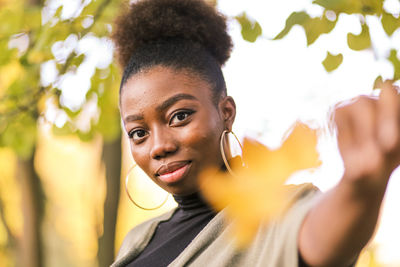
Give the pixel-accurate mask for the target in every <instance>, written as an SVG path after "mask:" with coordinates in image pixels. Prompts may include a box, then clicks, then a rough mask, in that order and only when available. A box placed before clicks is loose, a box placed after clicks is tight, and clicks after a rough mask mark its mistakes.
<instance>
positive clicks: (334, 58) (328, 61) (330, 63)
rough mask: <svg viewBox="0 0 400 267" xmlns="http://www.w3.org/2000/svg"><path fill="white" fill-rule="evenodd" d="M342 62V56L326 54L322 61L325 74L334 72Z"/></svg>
mask: <svg viewBox="0 0 400 267" xmlns="http://www.w3.org/2000/svg"><path fill="white" fill-rule="evenodd" d="M342 62H343V55H342V54H338V55H333V54H331V53H329V52H327V54H326V58H325V59H324V61H322V65H323V66H324V68H325V70H326V71H327V72H331V71H334V70H335V69H337V68H338V67H339V65H340V64H342Z"/></svg>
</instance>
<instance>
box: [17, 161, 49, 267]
mask: <svg viewBox="0 0 400 267" xmlns="http://www.w3.org/2000/svg"><path fill="white" fill-rule="evenodd" d="M17 179H18V181H19V183H20V188H21V195H22V199H21V201H22V212H23V216H24V224H23V225H24V226H23V235H22V239H21V240H20V255H21V257H20V258H19V259H17V260H18V261H20V262H19V263H20V265H21V266H26V267H41V266H43V244H42V238H41V225H42V220H43V214H44V212H43V211H44V194H43V191H42V186H41V182H40V179H39V177H38V175H37V173H36V171H35V168H34V153H33V154H32V156H31V157H30V158H29V159H21V158H18V163H17Z"/></svg>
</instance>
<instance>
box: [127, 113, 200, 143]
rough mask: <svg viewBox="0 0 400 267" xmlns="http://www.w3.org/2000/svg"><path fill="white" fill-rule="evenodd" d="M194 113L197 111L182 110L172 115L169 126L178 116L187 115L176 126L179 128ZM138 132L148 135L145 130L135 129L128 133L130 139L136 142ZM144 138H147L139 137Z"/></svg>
mask: <svg viewBox="0 0 400 267" xmlns="http://www.w3.org/2000/svg"><path fill="white" fill-rule="evenodd" d="M193 113H195V111H193V110H180V111H177V112H175V113H174V114H173V115H172V117H171V119H170V120H169V125H172V124H173V122H172V121H173V120H174V119H175V118H177V116H179V115H181V114H184V115H186V117H185V118H184V119H183V120H181V121H179V122H177V123H176V124H178V125H177V126H181V125H179V124H180V123H184V122H185V121H186V120H187V119H188V118H189V117H190V116H191V115H192V114H193ZM138 132H145V133H144V134H145V135H146V134H147V133H146V130H143V129H134V130H131V131H130V132H129V133H128V136H129V138H130V139H133V140H134V135H135V133H138ZM144 137H145V136H143V137H139V138H140V139H142V138H144ZM134 141H135V140H134ZM136 141H140V140H136Z"/></svg>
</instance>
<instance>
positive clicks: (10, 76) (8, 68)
mask: <svg viewBox="0 0 400 267" xmlns="http://www.w3.org/2000/svg"><path fill="white" fill-rule="evenodd" d="M22 71H23V68H22V66H21V64H20V63H19V61H18V60H15V61H12V62H11V63H9V64H7V65H5V66H3V67H2V68H0V96H1V95H2V94H3V93H4V91H5V90H6V89H7V88H8V87H9V86H10V85H11V84H12V83H13V82H14V81H15V80H16V79H17V78H19V77H21V72H22Z"/></svg>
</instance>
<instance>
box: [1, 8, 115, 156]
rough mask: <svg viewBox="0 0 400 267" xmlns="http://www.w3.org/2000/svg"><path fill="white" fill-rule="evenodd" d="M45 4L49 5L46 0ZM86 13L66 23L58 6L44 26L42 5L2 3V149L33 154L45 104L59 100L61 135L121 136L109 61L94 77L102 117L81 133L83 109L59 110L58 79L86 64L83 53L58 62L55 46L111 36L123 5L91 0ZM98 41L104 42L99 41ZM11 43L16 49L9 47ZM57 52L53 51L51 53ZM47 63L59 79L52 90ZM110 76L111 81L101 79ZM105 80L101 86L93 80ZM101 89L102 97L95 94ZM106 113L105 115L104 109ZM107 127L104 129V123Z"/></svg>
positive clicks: (93, 84) (94, 88)
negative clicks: (44, 73)
mask: <svg viewBox="0 0 400 267" xmlns="http://www.w3.org/2000/svg"><path fill="white" fill-rule="evenodd" d="M43 2H45V1H43ZM84 2H86V1H82V5H86V6H83V9H82V12H81V13H77V14H75V15H74V16H73V17H71V18H68V19H63V18H61V13H62V8H63V6H60V7H59V8H58V9H57V11H56V12H55V14H54V15H53V17H51V18H50V19H49V20H48V21H46V22H42V11H43V6H40V5H31V4H28V3H27V1H22V0H15V1H9V2H7V3H6V4H2V2H1V1H0V21H2V23H1V24H0V113H1V114H0V147H3V146H6V147H11V148H13V149H14V150H15V151H16V152H18V154H19V155H22V156H29V154H30V153H32V151H33V150H32V148H33V147H34V146H35V143H36V127H37V120H38V119H39V118H40V117H42V116H44V112H46V108H45V104H44V102H45V101H46V99H50V98H55V99H56V101H54V102H55V104H56V108H58V109H59V110H64V111H65V113H66V114H67V116H68V120H67V123H66V124H65V125H64V126H63V127H62V128H57V127H54V132H55V133H57V134H63V135H65V134H76V135H77V136H79V137H80V138H81V139H82V140H90V139H92V138H93V137H94V136H95V134H96V133H100V134H104V135H105V139H107V138H108V139H112V138H116V137H118V134H119V133H120V126H119V112H118V100H117V99H118V97H117V95H118V84H117V82H116V81H118V80H119V77H118V75H119V73H118V70H117V68H116V67H115V66H114V65H113V64H112V63H111V64H110V65H109V66H107V67H106V68H105V69H104V70H102V71H96V72H95V74H94V75H93V77H92V84H91V86H92V89H91V90H90V91H89V92H96V94H97V100H98V103H97V105H98V110H99V114H100V116H99V119H97V120H96V119H91V120H90V122H89V123H90V124H91V125H90V128H89V130H87V129H86V130H85V131H83V130H79V129H78V128H79V127H77V125H76V123H77V118H78V117H79V115H81V114H82V108H83V107H84V106H85V105H83V106H82V108H81V109H79V110H74V111H71V110H70V109H69V108H67V107H64V106H61V105H60V104H59V103H60V101H59V97H60V95H61V91H60V90H58V88H56V86H57V81H59V80H60V79H62V76H63V75H64V74H65V73H74V72H76V70H77V69H78V67H79V66H80V65H81V64H82V63H83V62H84V61H85V58H86V55H85V54H78V53H77V52H76V51H75V49H73V48H72V51H71V53H70V54H69V55H67V58H66V60H62V61H59V60H57V59H56V58H55V56H54V55H53V53H52V49H53V46H54V44H55V43H57V42H60V41H61V42H64V41H65V40H66V39H67V38H68V36H70V35H71V34H74V35H75V36H76V37H77V39H78V42H79V41H80V40H81V39H82V38H84V37H85V36H88V35H91V36H93V37H98V38H102V37H107V36H109V34H110V29H111V26H110V23H111V22H112V21H113V18H114V17H115V14H116V12H117V11H118V9H119V7H120V5H121V2H122V1H120V0H118V1H111V0H93V1H90V2H89V3H87V2H86V3H84ZM99 40H100V39H99ZM10 41H12V42H13V43H14V46H15V47H10V46H9V44H10ZM53 50H54V49H53ZM49 60H53V61H55V62H56V64H57V69H58V77H57V78H56V81H55V82H53V83H52V84H50V85H48V86H45V87H44V86H42V85H41V65H42V64H43V63H45V62H47V61H49ZM104 72H108V73H109V75H108V76H107V77H103V76H104V75H103V76H101V78H100V75H102V74H104ZM97 80H101V83H100V82H99V83H100V84H101V86H99V84H96V83H95V82H93V81H97ZM99 87H102V88H103V90H102V93H101V94H100V93H99V92H98V91H96V90H97V89H98V88H99ZM103 109H104V111H103ZM103 124H104V125H103Z"/></svg>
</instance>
